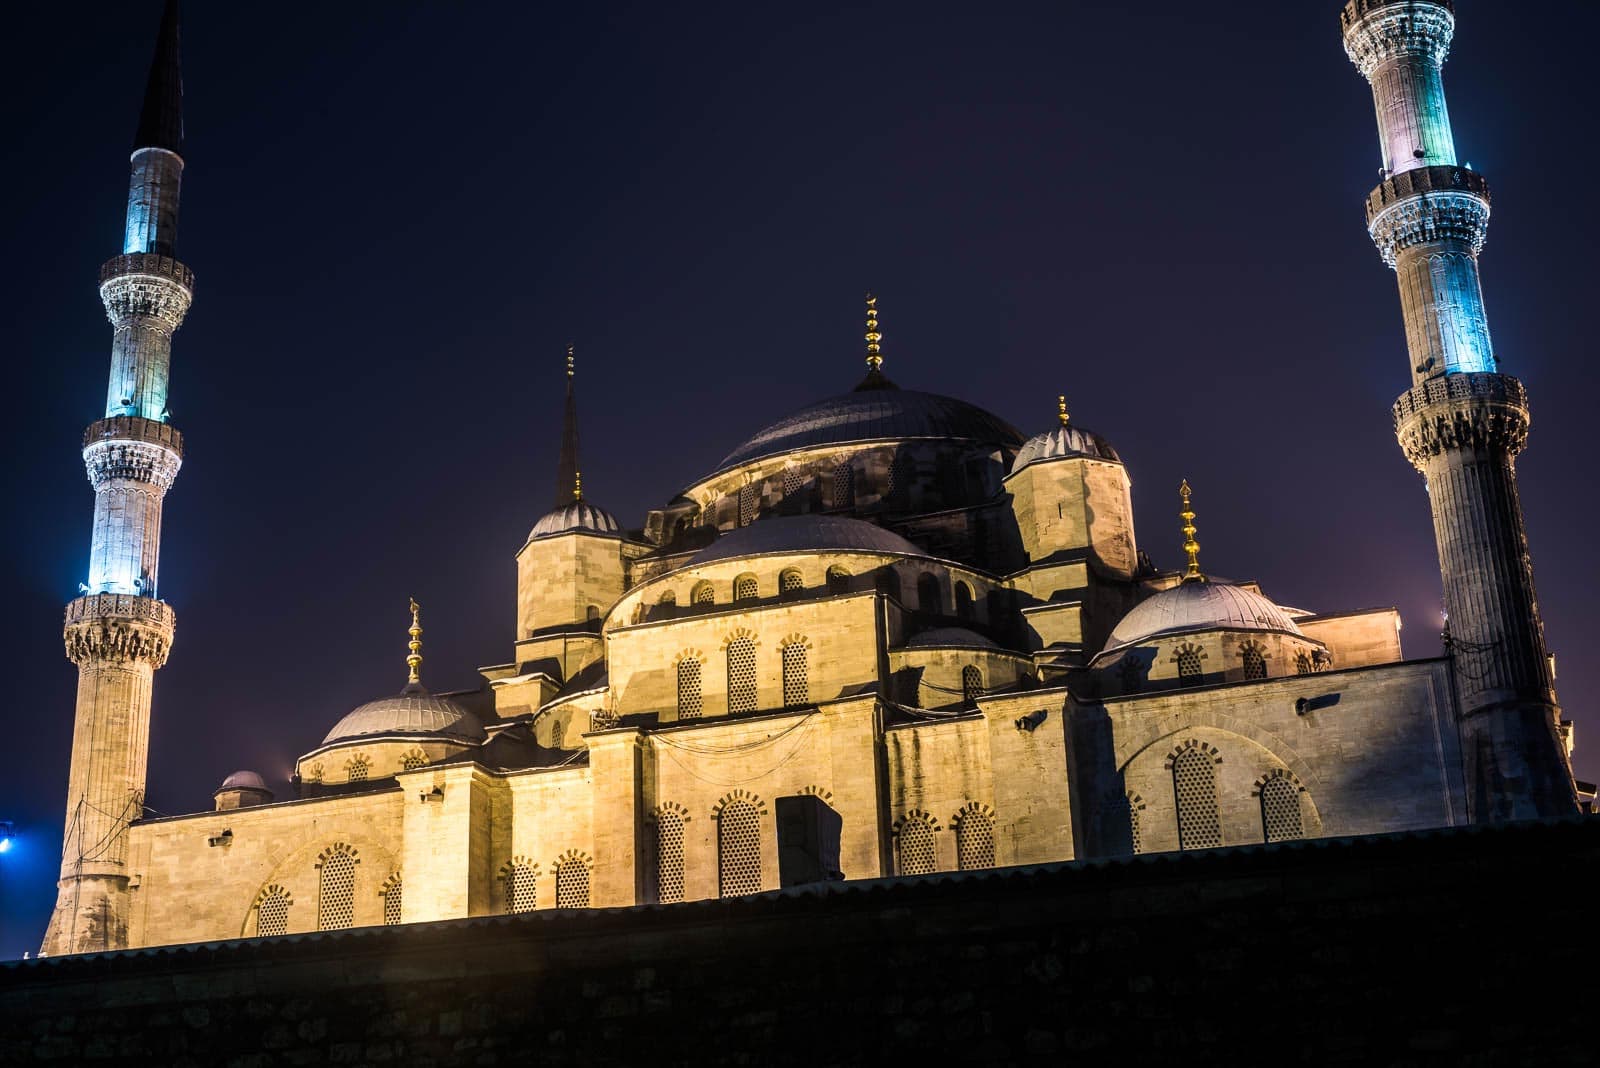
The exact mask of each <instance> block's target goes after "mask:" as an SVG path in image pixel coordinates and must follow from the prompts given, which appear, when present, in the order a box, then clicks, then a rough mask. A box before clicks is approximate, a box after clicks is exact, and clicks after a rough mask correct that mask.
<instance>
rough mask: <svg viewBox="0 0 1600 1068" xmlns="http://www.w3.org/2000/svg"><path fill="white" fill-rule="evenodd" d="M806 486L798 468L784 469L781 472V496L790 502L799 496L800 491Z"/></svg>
mask: <svg viewBox="0 0 1600 1068" xmlns="http://www.w3.org/2000/svg"><path fill="white" fill-rule="evenodd" d="M805 484H806V480H805V476H803V475H802V474H800V469H799V468H798V467H786V468H784V470H783V495H784V497H785V498H786V499H789V500H792V499H794V498H795V497H797V496H799V494H800V490H801V489H802V488H804V486H805Z"/></svg>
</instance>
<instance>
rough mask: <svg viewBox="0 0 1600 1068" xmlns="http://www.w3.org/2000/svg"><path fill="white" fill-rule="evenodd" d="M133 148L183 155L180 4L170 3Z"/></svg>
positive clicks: (151, 70) (145, 93) (170, 0)
mask: <svg viewBox="0 0 1600 1068" xmlns="http://www.w3.org/2000/svg"><path fill="white" fill-rule="evenodd" d="M133 147H134V148H135V149H140V148H164V149H166V150H167V151H169V152H179V153H181V152H182V151H183V72H182V70H181V68H180V66H179V62H178V0H167V6H166V9H165V10H164V11H162V13H161V32H160V34H159V35H158V36H157V37H156V54H155V58H154V59H152V60H151V61H150V78H149V80H148V81H146V82H145V87H144V108H143V110H142V111H140V112H139V130H138V133H136V134H135V135H134V138H133Z"/></svg>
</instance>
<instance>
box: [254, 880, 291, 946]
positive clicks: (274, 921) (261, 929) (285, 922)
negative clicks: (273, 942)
mask: <svg viewBox="0 0 1600 1068" xmlns="http://www.w3.org/2000/svg"><path fill="white" fill-rule="evenodd" d="M288 933H289V895H288V894H286V893H284V892H283V891H282V890H272V891H270V892H269V893H267V894H266V895H265V896H264V897H262V899H261V903H260V904H258V905H257V906H256V934H257V935H259V936H260V937H262V938H273V937H275V936H277V935H281V934H288Z"/></svg>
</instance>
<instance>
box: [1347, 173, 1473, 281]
mask: <svg viewBox="0 0 1600 1068" xmlns="http://www.w3.org/2000/svg"><path fill="white" fill-rule="evenodd" d="M1367 232H1368V233H1369V234H1371V235H1372V243H1373V244H1375V245H1377V246H1378V252H1379V253H1380V254H1381V255H1382V256H1383V262H1384V263H1386V264H1388V265H1389V266H1390V267H1393V266H1394V262H1395V257H1396V255H1397V254H1398V253H1400V252H1401V251H1403V250H1405V249H1408V248H1411V247H1412V246H1414V245H1423V244H1427V243H1429V242H1433V241H1452V240H1453V241H1461V242H1465V243H1466V244H1467V245H1469V246H1470V247H1471V248H1472V253H1473V255H1477V254H1478V253H1479V252H1481V251H1482V250H1483V243H1484V241H1485V240H1486V239H1487V238H1488V236H1489V183H1487V182H1485V181H1484V180H1483V176H1482V175H1478V174H1474V173H1473V172H1472V171H1469V170H1467V169H1466V168H1465V167H1424V168H1420V169H1418V170H1414V171H1405V172H1403V173H1401V174H1397V175H1395V176H1394V177H1392V178H1390V179H1388V180H1387V181H1385V182H1384V183H1383V184H1382V185H1380V186H1378V188H1377V189H1374V190H1373V191H1372V193H1371V195H1369V196H1368V197H1367Z"/></svg>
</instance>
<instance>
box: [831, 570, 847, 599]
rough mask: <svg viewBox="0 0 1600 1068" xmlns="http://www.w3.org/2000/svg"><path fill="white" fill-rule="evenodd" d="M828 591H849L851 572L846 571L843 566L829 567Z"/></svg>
mask: <svg viewBox="0 0 1600 1068" xmlns="http://www.w3.org/2000/svg"><path fill="white" fill-rule="evenodd" d="M828 592H829V593H849V592H850V572H848V571H846V570H845V569H844V568H842V567H830V568H828Z"/></svg>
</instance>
